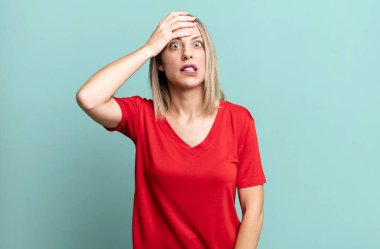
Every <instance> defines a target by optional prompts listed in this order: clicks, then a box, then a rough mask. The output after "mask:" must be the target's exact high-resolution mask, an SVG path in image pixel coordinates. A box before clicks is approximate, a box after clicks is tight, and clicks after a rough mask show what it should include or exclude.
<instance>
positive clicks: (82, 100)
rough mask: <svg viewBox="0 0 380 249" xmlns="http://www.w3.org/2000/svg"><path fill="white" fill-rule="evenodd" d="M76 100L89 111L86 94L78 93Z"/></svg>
mask: <svg viewBox="0 0 380 249" xmlns="http://www.w3.org/2000/svg"><path fill="white" fill-rule="evenodd" d="M75 100H76V102H77V104H78V105H79V106H80V107H81V108H82V109H89V105H88V101H86V97H85V94H84V93H83V92H82V91H78V92H77V93H76V95H75Z"/></svg>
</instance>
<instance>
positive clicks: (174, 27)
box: [170, 22, 198, 31]
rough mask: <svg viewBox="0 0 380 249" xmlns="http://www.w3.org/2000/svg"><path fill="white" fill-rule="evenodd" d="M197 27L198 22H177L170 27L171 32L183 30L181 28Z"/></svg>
mask: <svg viewBox="0 0 380 249" xmlns="http://www.w3.org/2000/svg"><path fill="white" fill-rule="evenodd" d="M197 25H198V23H196V22H176V23H174V24H173V25H171V26H170V30H171V31H175V30H177V29H181V28H193V27H195V26H197Z"/></svg>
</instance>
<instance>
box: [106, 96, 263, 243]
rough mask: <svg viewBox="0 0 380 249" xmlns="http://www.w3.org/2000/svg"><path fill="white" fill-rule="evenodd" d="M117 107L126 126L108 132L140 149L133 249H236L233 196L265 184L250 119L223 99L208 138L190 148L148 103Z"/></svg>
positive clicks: (137, 100) (124, 101) (133, 100)
mask: <svg viewBox="0 0 380 249" xmlns="http://www.w3.org/2000/svg"><path fill="white" fill-rule="evenodd" d="M114 99H115V100H116V101H117V103H118V104H119V106H120V108H121V111H122V120H121V122H120V123H119V124H118V126H117V127H116V128H113V129H111V128H107V127H105V126H103V127H104V128H105V129H107V130H108V131H119V132H121V133H123V134H124V135H125V136H127V137H129V138H130V139H131V140H132V141H133V142H134V144H135V146H136V158H135V195H134V205H133V217H132V240H133V248H134V249H167V248H170V249H177V248H178V249H187V248H189V249H205V248H209V249H233V247H234V243H235V241H236V238H237V233H238V231H239V226H240V220H239V217H238V215H237V212H236V208H235V194H236V188H238V189H240V188H245V187H250V186H255V185H259V184H264V183H266V178H265V175H264V172H263V169H262V165H261V160H260V154H259V147H258V141H257V136H256V130H255V124H254V119H253V117H252V116H251V114H250V112H249V111H248V110H247V109H246V108H244V107H243V106H240V105H237V104H233V103H231V102H229V101H224V100H222V99H220V101H219V106H220V107H221V109H219V110H218V113H217V116H216V118H215V121H214V123H213V125H212V128H211V130H210V131H209V133H208V135H207V137H206V138H205V139H204V140H203V141H202V142H201V143H200V144H198V145H197V146H195V147H191V146H189V145H188V144H187V143H185V142H184V141H183V140H182V139H181V138H180V137H179V136H178V135H177V134H176V133H175V131H174V130H173V129H172V127H171V126H170V124H169V123H168V122H167V120H166V119H164V120H163V121H155V117H154V110H153V101H152V100H151V99H146V98H142V97H140V96H131V97H124V98H118V97H114Z"/></svg>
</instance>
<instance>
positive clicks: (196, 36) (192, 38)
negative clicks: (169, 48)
mask: <svg viewBox="0 0 380 249" xmlns="http://www.w3.org/2000/svg"><path fill="white" fill-rule="evenodd" d="M199 37H202V36H201V35H198V36H196V37H193V38H191V40H194V39H197V38H199ZM202 39H203V38H202ZM174 40H182V39H181V38H174V39H173V40H172V41H174Z"/></svg>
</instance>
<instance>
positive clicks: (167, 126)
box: [159, 99, 225, 154]
mask: <svg viewBox="0 0 380 249" xmlns="http://www.w3.org/2000/svg"><path fill="white" fill-rule="evenodd" d="M224 104H225V101H224V100H223V99H219V108H218V110H217V113H216V117H215V119H214V122H213V124H212V126H211V129H210V130H209V132H208V134H207V136H206V137H205V138H204V139H203V140H202V142H200V143H199V144H197V145H195V146H194V147H191V146H190V145H189V144H188V143H186V142H185V141H184V140H183V139H182V138H181V137H180V136H179V135H178V134H177V133H176V132H175V131H174V129H173V128H172V126H171V125H170V124H169V122H168V120H167V119H166V117H164V119H163V120H162V121H159V123H160V124H161V125H162V127H163V128H164V130H165V131H166V132H168V134H169V135H170V137H171V138H172V139H174V140H175V141H176V142H177V143H178V144H179V146H181V147H182V148H183V149H184V150H186V151H188V152H189V153H190V154H194V153H196V152H198V151H202V150H204V149H206V148H207V146H208V145H209V144H211V142H212V141H213V139H214V137H215V135H216V134H217V131H218V129H219V126H220V123H221V120H222V117H223V113H224Z"/></svg>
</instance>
